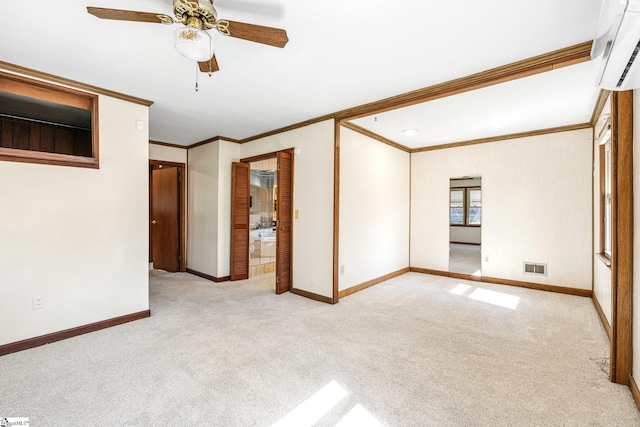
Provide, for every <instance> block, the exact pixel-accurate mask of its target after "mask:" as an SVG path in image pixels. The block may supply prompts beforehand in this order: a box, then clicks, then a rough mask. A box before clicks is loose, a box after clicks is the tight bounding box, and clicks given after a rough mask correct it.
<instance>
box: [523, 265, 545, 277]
mask: <svg viewBox="0 0 640 427" xmlns="http://www.w3.org/2000/svg"><path fill="white" fill-rule="evenodd" d="M524 272H525V273H527V274H539V275H541V276H546V275H547V264H539V263H534V262H525V263H524Z"/></svg>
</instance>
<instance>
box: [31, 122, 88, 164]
mask: <svg viewBox="0 0 640 427" xmlns="http://www.w3.org/2000/svg"><path fill="white" fill-rule="evenodd" d="M40 138H42V126H31V129H30V132H29V150H32V151H40ZM87 157H91V153H89V156H87Z"/></svg>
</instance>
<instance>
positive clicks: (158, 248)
mask: <svg viewBox="0 0 640 427" xmlns="http://www.w3.org/2000/svg"><path fill="white" fill-rule="evenodd" d="M179 224H180V185H179V171H178V168H177V167H162V168H156V169H153V170H152V172H151V242H152V243H151V247H152V260H153V268H159V269H162V270H166V271H172V272H175V271H178V270H179V268H180V233H179Z"/></svg>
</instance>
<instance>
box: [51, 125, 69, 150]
mask: <svg viewBox="0 0 640 427" xmlns="http://www.w3.org/2000/svg"><path fill="white" fill-rule="evenodd" d="M53 138H54V140H55V147H56V151H55V152H56V153H58V154H73V131H71V130H70V129H61V128H55V129H54V132H53Z"/></svg>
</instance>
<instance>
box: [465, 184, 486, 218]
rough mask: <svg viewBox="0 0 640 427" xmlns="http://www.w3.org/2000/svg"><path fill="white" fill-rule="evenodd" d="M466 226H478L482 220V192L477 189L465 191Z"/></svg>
mask: <svg viewBox="0 0 640 427" xmlns="http://www.w3.org/2000/svg"><path fill="white" fill-rule="evenodd" d="M467 196H468V200H467V206H469V209H468V210H467V224H468V225H480V224H481V219H482V190H480V189H479V188H468V189H467Z"/></svg>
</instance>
